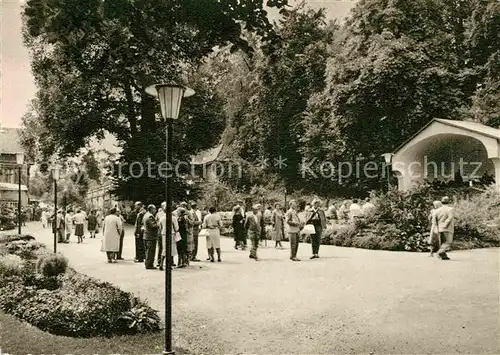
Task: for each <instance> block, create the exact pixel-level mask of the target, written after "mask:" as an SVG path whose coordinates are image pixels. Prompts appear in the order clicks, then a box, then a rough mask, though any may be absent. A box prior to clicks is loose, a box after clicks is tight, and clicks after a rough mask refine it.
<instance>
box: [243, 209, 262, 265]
mask: <svg viewBox="0 0 500 355" xmlns="http://www.w3.org/2000/svg"><path fill="white" fill-rule="evenodd" d="M259 209H260V206H259V205H253V207H252V211H251V212H248V213H247V214H246V217H245V230H246V231H247V235H248V238H249V239H250V240H251V242H252V249H250V256H249V257H250V259H254V260H256V261H257V260H259V259H258V258H257V249H258V248H259V241H260V238H261V236H262V230H263V225H264V220H263V218H262V214H259Z"/></svg>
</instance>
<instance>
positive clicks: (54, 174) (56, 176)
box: [52, 166, 59, 254]
mask: <svg viewBox="0 0 500 355" xmlns="http://www.w3.org/2000/svg"><path fill="white" fill-rule="evenodd" d="M52 180H54V221H53V222H52V223H53V226H52V228H53V230H54V254H55V253H56V252H57V180H59V167H58V166H55V167H53V168H52Z"/></svg>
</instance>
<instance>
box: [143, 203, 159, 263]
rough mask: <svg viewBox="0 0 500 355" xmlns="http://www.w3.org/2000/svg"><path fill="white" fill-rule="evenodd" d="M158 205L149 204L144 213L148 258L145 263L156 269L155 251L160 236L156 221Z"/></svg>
mask: <svg viewBox="0 0 500 355" xmlns="http://www.w3.org/2000/svg"><path fill="white" fill-rule="evenodd" d="M155 215H156V207H155V205H149V206H148V211H147V212H146V213H145V214H144V217H143V223H144V235H143V239H144V249H145V254H146V256H145V257H146V258H145V260H144V265H145V266H146V269H148V270H150V269H156V267H155V266H154V263H155V251H156V240H157V238H158V229H159V228H158V223H156V218H155Z"/></svg>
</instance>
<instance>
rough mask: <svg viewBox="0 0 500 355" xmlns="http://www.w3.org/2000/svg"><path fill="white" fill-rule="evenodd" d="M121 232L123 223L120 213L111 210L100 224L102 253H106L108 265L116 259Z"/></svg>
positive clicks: (114, 209)
mask: <svg viewBox="0 0 500 355" xmlns="http://www.w3.org/2000/svg"><path fill="white" fill-rule="evenodd" d="M122 231H123V223H122V220H121V218H120V211H119V210H118V209H117V208H112V209H111V210H110V214H109V215H107V216H106V218H104V221H103V223H102V251H104V252H106V255H107V257H108V263H116V257H117V255H118V252H119V251H120V236H121V234H122Z"/></svg>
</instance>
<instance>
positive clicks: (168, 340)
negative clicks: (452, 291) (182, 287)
mask: <svg viewBox="0 0 500 355" xmlns="http://www.w3.org/2000/svg"><path fill="white" fill-rule="evenodd" d="M146 93H147V94H149V95H152V96H155V97H158V99H159V100H160V108H161V115H162V116H163V119H164V120H165V123H166V130H165V135H166V137H165V141H166V142H165V143H166V144H165V158H166V164H167V168H168V167H169V166H170V162H172V148H173V140H172V135H173V121H174V120H176V119H177V118H178V117H179V110H180V108H181V102H182V98H183V97H189V96H192V95H194V90H192V89H189V88H187V87H184V86H180V85H175V84H155V85H151V86H149V87H148V88H146ZM171 181H172V180H171V177H170V176H169V174H168V173H167V174H166V176H165V195H166V196H165V197H166V198H165V201H166V202H167V210H166V219H167V221H166V225H167V228H166V231H165V234H166V238H165V240H166V243H165V254H166V258H165V263H166V267H165V348H164V350H163V354H165V355H166V354H174V351H173V350H172V261H171V260H172V258H171V255H172V243H171V241H172V183H171Z"/></svg>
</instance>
